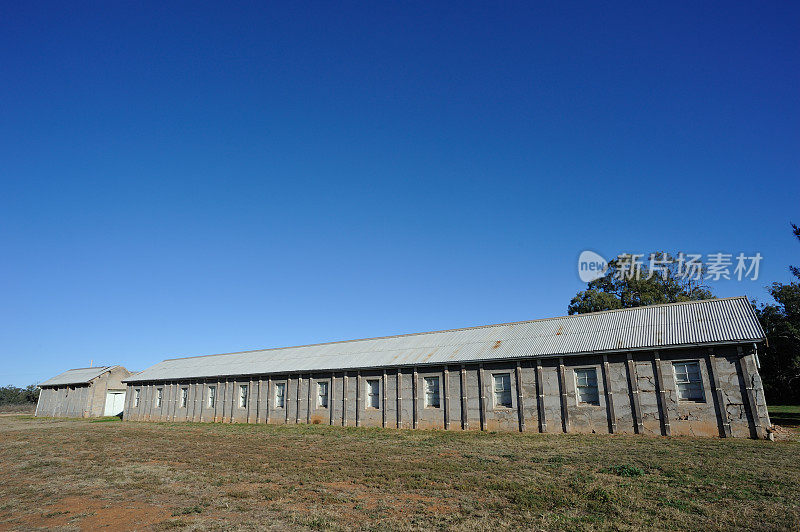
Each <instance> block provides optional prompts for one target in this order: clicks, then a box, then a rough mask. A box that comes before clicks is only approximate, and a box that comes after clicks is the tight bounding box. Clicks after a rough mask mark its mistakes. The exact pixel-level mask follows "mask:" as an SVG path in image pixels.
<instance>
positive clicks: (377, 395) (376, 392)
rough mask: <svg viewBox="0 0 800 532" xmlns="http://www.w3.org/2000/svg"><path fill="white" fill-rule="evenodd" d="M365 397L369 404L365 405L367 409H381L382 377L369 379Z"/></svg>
mask: <svg viewBox="0 0 800 532" xmlns="http://www.w3.org/2000/svg"><path fill="white" fill-rule="evenodd" d="M373 386H374V387H373ZM364 398H365V399H366V400H367V404H366V405H365V407H366V408H367V409H369V410H380V408H381V381H380V379H367V393H366V394H365V397H364Z"/></svg>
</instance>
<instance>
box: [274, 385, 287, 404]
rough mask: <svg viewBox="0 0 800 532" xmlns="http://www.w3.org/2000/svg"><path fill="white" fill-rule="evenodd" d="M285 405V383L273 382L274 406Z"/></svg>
mask: <svg viewBox="0 0 800 532" xmlns="http://www.w3.org/2000/svg"><path fill="white" fill-rule="evenodd" d="M285 405H286V383H285V382H279V383H276V384H275V408H283V407H284V406H285Z"/></svg>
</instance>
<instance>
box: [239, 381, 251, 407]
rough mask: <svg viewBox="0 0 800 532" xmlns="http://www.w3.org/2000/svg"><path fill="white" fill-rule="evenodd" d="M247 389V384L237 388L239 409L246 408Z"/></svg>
mask: <svg viewBox="0 0 800 532" xmlns="http://www.w3.org/2000/svg"><path fill="white" fill-rule="evenodd" d="M248 390H249V387H248V385H247V384H242V385H240V386H239V408H247V391H248Z"/></svg>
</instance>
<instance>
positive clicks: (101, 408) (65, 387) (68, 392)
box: [36, 366, 133, 417]
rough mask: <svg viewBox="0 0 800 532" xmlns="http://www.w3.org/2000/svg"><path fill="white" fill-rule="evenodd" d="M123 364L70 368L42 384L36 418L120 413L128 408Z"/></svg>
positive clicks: (126, 374) (128, 373) (116, 414)
mask: <svg viewBox="0 0 800 532" xmlns="http://www.w3.org/2000/svg"><path fill="white" fill-rule="evenodd" d="M131 375H133V373H132V372H130V371H128V370H127V369H125V368H123V367H122V366H98V367H94V368H77V369H70V370H67V371H65V372H64V373H61V374H60V375H56V376H55V377H53V378H52V379H48V380H46V381H44V382H43V383H41V384H40V385H39V388H40V389H41V392H40V393H39V402H38V403H37V404H36V416H37V417H100V416H118V415H120V414H122V411H123V409H124V407H125V385H124V384H123V383H122V379H126V378H128V377H130V376H131Z"/></svg>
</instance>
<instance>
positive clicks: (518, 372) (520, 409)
mask: <svg viewBox="0 0 800 532" xmlns="http://www.w3.org/2000/svg"><path fill="white" fill-rule="evenodd" d="M514 369H515V377H516V384H517V417H518V418H519V431H520V432H525V405H524V404H523V403H524V397H523V392H522V367H521V366H520V362H519V360H517V365H516V367H515V368H514Z"/></svg>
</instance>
